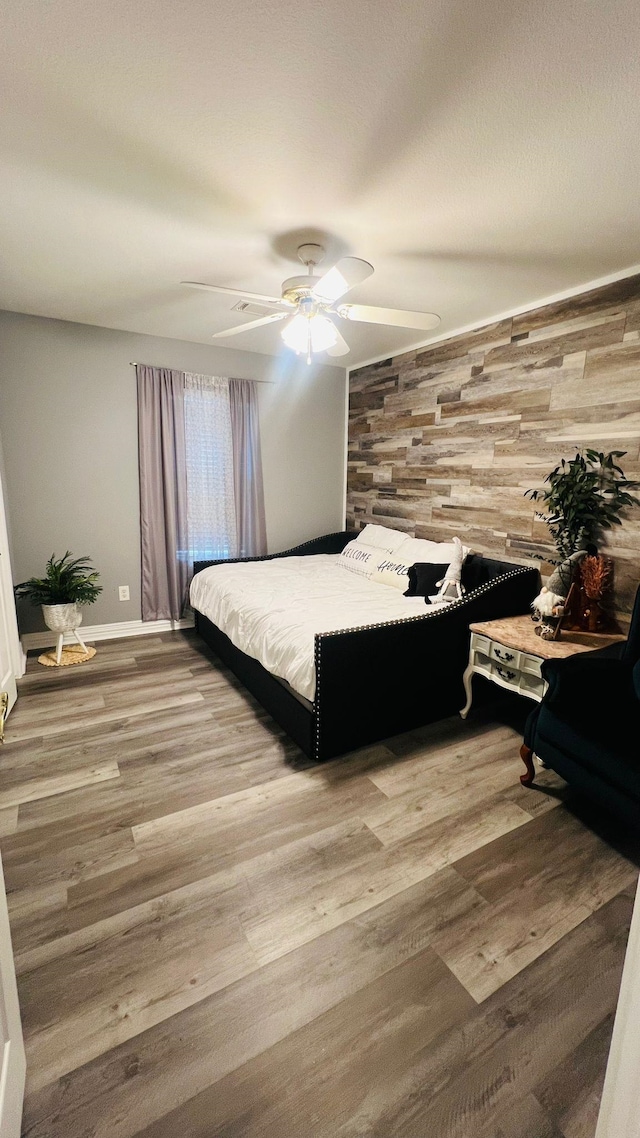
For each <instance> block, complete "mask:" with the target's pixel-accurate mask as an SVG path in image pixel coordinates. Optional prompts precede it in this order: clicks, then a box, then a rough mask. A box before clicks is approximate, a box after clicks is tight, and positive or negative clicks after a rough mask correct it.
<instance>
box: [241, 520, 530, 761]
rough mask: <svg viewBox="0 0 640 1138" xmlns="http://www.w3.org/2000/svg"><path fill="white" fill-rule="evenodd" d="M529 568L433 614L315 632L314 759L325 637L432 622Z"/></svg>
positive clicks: (496, 579) (515, 571)
mask: <svg viewBox="0 0 640 1138" xmlns="http://www.w3.org/2000/svg"><path fill="white" fill-rule="evenodd" d="M307 544H312V543H310V542H309V543H307ZM299 548H303V547H302V546H300V547H299ZM256 560H258V559H257V558H256ZM531 568H532V567H531V566H530V565H529V566H528V565H521V566H518V568H517V569H513V570H512V571H511V572H510V573H501V574H500V576H499V577H494V578H493V579H492V580H491V581H487V582H486V584H484V585H479V586H478V588H477V589H474V590H473V591H472V592H471V593H466V594H465V596H464V597H460V598H459V600H457V601H452V603H451V604H448V605H447V606H446V608H442V607H439V608H437V609H434V611H433V612H425V613H423V614H422V615H421V616H405V617H399V618H398V619H397V620H385V621H383V622H382V623H380V624H359V625H356V626H355V627H354V628H336V629H335V630H334V631H333V632H317V633H316V636H315V649H314V664H315V669H316V694H315V699H314V701H313V712H314V715H315V717H316V734H315V743H314V753H313V757H314V759H317V758H318V755H319V753H320V710H319V704H320V698H319V697H320V683H321V675H322V652H321V647H322V641H323V640H324V639H325V637H329V636H343V635H344V634H345V633H348V632H365V631H366V630H368V629H373V628H393V627H395V625H397V624H416V623H417V622H418V621H425V620H433V618H434V617H436V616H444V615H445V614H446V613H447V612H450V611H451V609H455V608H462V607H463V606H464V605H466V604H468V602H469V601H471V600H475V598H476V597H481V596H482V595H483V593H488V592H490V591H491V589H493V588H494V587H495V586H496V585H498V584H502V583H503V582H504V581H508V580H510V579H511V577H520V576H522V574H523V573H529V572H531Z"/></svg>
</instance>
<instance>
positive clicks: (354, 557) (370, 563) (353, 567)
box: [338, 541, 382, 578]
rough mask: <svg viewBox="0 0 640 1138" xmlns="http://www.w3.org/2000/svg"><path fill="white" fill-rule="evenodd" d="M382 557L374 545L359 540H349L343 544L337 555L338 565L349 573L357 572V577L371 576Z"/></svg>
mask: <svg viewBox="0 0 640 1138" xmlns="http://www.w3.org/2000/svg"><path fill="white" fill-rule="evenodd" d="M381 557H382V553H381V551H380V550H379V549H376V548H375V546H371V545H364V544H363V543H362V542H361V541H350V542H349V544H348V545H345V547H344V549H343V550H342V553H341V554H340V555H339V557H338V565H340V566H341V568H342V569H348V570H349V572H350V573H357V574H358V576H359V577H367V578H369V577H371V574H372V573H374V572H375V569H376V566H377V564H378V562H379V561H380V558H381Z"/></svg>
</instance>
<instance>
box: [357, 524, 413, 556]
mask: <svg viewBox="0 0 640 1138" xmlns="http://www.w3.org/2000/svg"><path fill="white" fill-rule="evenodd" d="M355 540H356V541H357V542H359V543H360V544H362V545H371V546H373V547H374V548H375V549H382V550H383V551H384V552H385V553H393V552H394V550H396V549H398V547H399V546H400V545H402V543H403V541H406V540H407V535H406V533H402V531H401V530H399V529H389V527H388V526H376V525H366V526H365V527H364V529H363V530H360V533H359V534H358V536H357V538H356V539H355Z"/></svg>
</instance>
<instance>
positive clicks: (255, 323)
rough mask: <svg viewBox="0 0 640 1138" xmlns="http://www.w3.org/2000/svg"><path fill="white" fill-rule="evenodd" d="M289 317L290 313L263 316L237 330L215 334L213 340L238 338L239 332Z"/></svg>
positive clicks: (226, 330) (239, 325)
mask: <svg viewBox="0 0 640 1138" xmlns="http://www.w3.org/2000/svg"><path fill="white" fill-rule="evenodd" d="M289 315H290V313H289V312H272V313H271V314H270V315H269V316H262V317H261V318H260V320H250V321H249V323H248V324H237V325H236V327H235V328H225V330H224V332H214V333H213V336H212V337H211V339H212V340H220V339H222V338H223V337H224V336H237V335H238V333H239V332H248V331H249V330H250V329H251V328H261V327H262V325H263V324H272V323H273V321H274V320H286V319H287V317H288V316H289Z"/></svg>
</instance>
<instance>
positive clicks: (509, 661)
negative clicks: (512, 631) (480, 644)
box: [489, 641, 522, 671]
mask: <svg viewBox="0 0 640 1138" xmlns="http://www.w3.org/2000/svg"><path fill="white" fill-rule="evenodd" d="M489 655H490V656H491V659H492V660H495V661H496V663H497V664H502V665H503V667H505V668H508V669H509V671H514V670H515V671H517V669H518V668H519V667H520V656H521V655H522V653H521V652H516V650H515V648H505V646H504V644H496V643H495V641H492V642H491V651H490V653H489Z"/></svg>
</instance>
